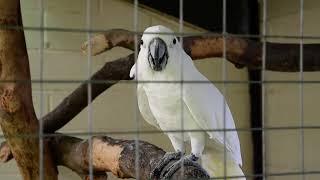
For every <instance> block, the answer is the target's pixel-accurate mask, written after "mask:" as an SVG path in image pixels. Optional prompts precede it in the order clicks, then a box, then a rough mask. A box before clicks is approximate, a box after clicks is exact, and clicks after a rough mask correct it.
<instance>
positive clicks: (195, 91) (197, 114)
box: [183, 63, 242, 165]
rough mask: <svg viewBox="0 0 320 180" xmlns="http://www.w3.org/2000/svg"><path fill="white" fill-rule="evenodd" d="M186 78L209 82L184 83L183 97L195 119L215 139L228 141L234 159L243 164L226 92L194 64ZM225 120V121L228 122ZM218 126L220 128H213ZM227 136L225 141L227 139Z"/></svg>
mask: <svg viewBox="0 0 320 180" xmlns="http://www.w3.org/2000/svg"><path fill="white" fill-rule="evenodd" d="M185 67H186V69H185V70H184V73H183V76H184V77H185V78H184V79H187V80H192V81H195V80H197V81H206V82H204V83H185V84H184V85H183V86H184V87H183V90H184V91H183V100H184V103H185V105H186V106H187V107H188V109H189V111H190V112H191V114H192V116H193V118H194V120H195V121H196V122H197V124H198V125H199V126H200V127H201V128H202V129H206V130H207V133H208V134H209V136H210V138H211V139H214V140H215V141H217V142H219V143H221V144H222V145H223V144H225V146H226V148H227V149H228V150H229V151H230V152H231V155H232V157H233V159H234V160H235V161H236V162H237V163H238V164H239V165H241V164H242V158H241V151H240V142H239V137H238V134H237V131H236V130H233V131H226V133H225V134H224V131H222V130H223V129H224V128H226V129H235V124H234V121H233V118H232V114H231V112H230V110H229V107H228V105H227V104H226V102H225V100H224V97H223V95H222V94H221V93H220V91H219V90H218V89H217V88H216V87H215V86H214V85H213V84H211V82H210V81H209V80H208V79H207V78H206V77H204V76H203V75H202V74H201V73H200V72H199V71H198V70H197V69H196V67H195V66H194V65H193V64H190V63H189V64H188V63H187V64H186V66H185ZM224 120H225V122H224ZM214 129H216V130H217V129H218V131H212V130H214ZM224 137H226V138H225V140H224Z"/></svg>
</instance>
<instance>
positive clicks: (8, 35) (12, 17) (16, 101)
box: [0, 0, 57, 180]
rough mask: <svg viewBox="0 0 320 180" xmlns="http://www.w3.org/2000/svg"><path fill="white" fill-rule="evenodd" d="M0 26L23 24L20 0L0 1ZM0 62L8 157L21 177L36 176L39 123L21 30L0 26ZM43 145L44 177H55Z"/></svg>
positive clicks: (0, 114) (0, 116)
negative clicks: (13, 161) (13, 159)
mask: <svg viewBox="0 0 320 180" xmlns="http://www.w3.org/2000/svg"><path fill="white" fill-rule="evenodd" d="M0 26H1V27H5V26H19V27H21V26H22V18H21V10H20V1H19V0H11V1H6V0H0ZM0 63H1V68H0V69H1V74H0V80H1V81H2V82H3V83H1V85H0V125H1V129H2V132H3V134H4V136H5V138H6V140H7V143H8V147H10V150H11V151H12V155H9V156H8V157H7V158H10V157H12V156H13V157H14V158H15V160H16V162H17V165H18V167H19V170H20V172H21V176H22V177H23V179H26V180H28V179H30V180H31V179H32V180H33V179H39V175H40V173H39V169H40V163H39V162H40V161H39V160H40V159H39V153H40V151H39V139H38V133H39V124H38V120H37V118H36V115H35V112H34V108H33V104H32V96H31V83H30V71H29V60H28V54H27V49H26V44H25V38H24V33H23V31H22V30H21V29H6V28H1V29H0ZM23 135H25V136H23ZM2 147H5V146H2ZM26 147H28V148H26ZM43 147H44V152H45V153H44V155H43V159H42V161H43V169H42V170H43V171H42V172H43V178H44V179H57V171H56V166H55V165H54V163H53V161H52V159H51V153H50V149H48V148H47V144H46V143H44V144H43ZM7 150H8V148H7Z"/></svg>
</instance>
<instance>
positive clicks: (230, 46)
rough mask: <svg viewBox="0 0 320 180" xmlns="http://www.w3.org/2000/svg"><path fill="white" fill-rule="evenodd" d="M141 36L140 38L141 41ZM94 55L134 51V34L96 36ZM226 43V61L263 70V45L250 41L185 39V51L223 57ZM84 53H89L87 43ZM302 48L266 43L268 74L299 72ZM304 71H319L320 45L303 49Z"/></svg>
mask: <svg viewBox="0 0 320 180" xmlns="http://www.w3.org/2000/svg"><path fill="white" fill-rule="evenodd" d="M139 37H140V36H138V38H139ZM90 42H91V43H92V46H91V47H92V48H91V50H92V51H91V52H92V55H98V54H101V53H103V52H105V51H107V50H109V49H112V48H113V47H117V46H119V47H124V48H127V49H131V50H134V33H132V32H130V31H127V30H119V29H113V30H110V31H108V32H106V33H104V34H99V35H97V36H94V37H93V38H92V39H91V40H90ZM224 43H226V59H227V60H228V61H230V62H231V63H233V64H234V65H235V66H236V67H238V68H240V67H248V68H249V69H261V66H262V48H263V45H262V43H261V42H258V41H253V40H250V39H245V38H239V37H235V36H232V35H230V36H228V37H227V38H225V41H224V39H223V37H222V36H221V35H218V34H217V35H213V36H200V35H199V36H189V37H183V47H184V49H185V51H186V52H187V53H188V54H189V55H190V56H191V58H192V59H193V60H198V59H203V58H210V57H222V56H223V51H224V49H223V47H224ZM81 49H82V51H83V52H84V53H87V51H88V42H85V43H84V44H83V45H82V46H81ZM299 49H300V44H286V43H270V42H267V43H266V70H271V71H282V72H297V71H299V70H300V69H299V67H300V65H299V64H300V54H299V53H300V50H299ZM303 53H304V54H303V71H319V70H320V60H319V59H320V44H304V45H303Z"/></svg>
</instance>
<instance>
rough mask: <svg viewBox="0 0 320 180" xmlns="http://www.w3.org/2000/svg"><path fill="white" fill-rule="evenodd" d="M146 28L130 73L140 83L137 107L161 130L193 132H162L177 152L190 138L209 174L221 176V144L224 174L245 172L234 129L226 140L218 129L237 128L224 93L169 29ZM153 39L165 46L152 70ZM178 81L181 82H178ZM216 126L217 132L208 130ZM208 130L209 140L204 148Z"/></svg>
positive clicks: (192, 147)
mask: <svg viewBox="0 0 320 180" xmlns="http://www.w3.org/2000/svg"><path fill="white" fill-rule="evenodd" d="M145 32H146V33H145V34H144V35H143V36H142V41H143V44H141V47H140V52H139V55H138V59H137V62H136V64H135V65H134V66H133V67H132V69H131V72H130V76H131V77H135V78H136V79H137V80H138V81H143V82H142V83H138V87H137V98H138V106H139V110H140V112H141V114H142V116H143V118H144V119H145V120H146V121H147V122H148V123H150V124H151V125H153V126H155V127H157V128H159V129H161V130H163V131H171V130H181V129H184V130H192V131H190V132H185V133H179V132H168V133H166V134H167V135H168V137H169V138H170V140H171V142H172V145H173V147H174V149H175V150H176V151H184V149H183V147H184V141H191V152H192V153H193V154H194V155H196V156H198V157H202V158H201V162H202V165H203V166H204V168H205V169H206V170H207V171H208V173H209V174H210V176H215V177H216V176H224V175H225V171H224V168H223V167H224V144H225V147H226V152H227V157H226V160H227V161H226V163H227V164H226V167H227V170H226V174H227V175H228V176H243V173H242V170H241V168H240V166H242V158H241V151H240V143H239V138H238V134H237V131H227V132H226V133H225V135H226V137H225V139H224V132H223V131H221V130H222V129H224V128H226V129H235V124H234V120H233V118H232V114H231V112H230V109H229V107H228V105H227V104H226V102H225V100H224V97H223V95H222V94H221V93H220V92H219V90H218V89H217V88H216V87H215V86H214V85H213V84H212V83H210V81H208V79H207V78H206V77H205V76H203V75H202V74H201V73H200V72H199V71H198V70H197V68H196V67H195V66H194V64H193V61H192V59H191V58H190V57H189V56H188V55H187V54H186V53H185V52H184V50H183V49H182V47H181V45H180V44H179V42H178V41H177V39H176V37H175V36H173V35H171V34H169V33H173V32H172V31H171V30H170V29H168V28H166V27H164V26H153V27H149V28H147V29H146V30H145ZM152 33H155V34H152ZM157 33H167V34H157ZM154 38H160V39H161V40H163V41H164V42H165V44H166V47H167V48H166V51H167V53H168V60H167V62H166V64H165V65H164V68H163V69H162V70H160V71H155V70H153V69H152V68H151V65H150V62H149V61H148V57H149V56H150V50H149V45H150V42H151V41H152V40H153V39H154ZM174 39H176V40H174ZM164 63H165V62H162V64H164ZM180 81H184V83H183V84H181V83H180ZM181 120H183V122H181ZM224 120H225V122H224ZM182 126H183V127H182ZM214 129H218V130H220V131H212V130H214ZM199 130H200V131H199ZM204 132H206V133H204ZM182 134H183V136H182ZM206 134H207V135H209V137H210V139H211V141H210V142H209V143H207V144H208V145H206V148H204V147H205V144H206V136H207V135H206ZM203 152H204V154H203Z"/></svg>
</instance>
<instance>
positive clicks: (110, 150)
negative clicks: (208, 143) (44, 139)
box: [50, 136, 206, 179]
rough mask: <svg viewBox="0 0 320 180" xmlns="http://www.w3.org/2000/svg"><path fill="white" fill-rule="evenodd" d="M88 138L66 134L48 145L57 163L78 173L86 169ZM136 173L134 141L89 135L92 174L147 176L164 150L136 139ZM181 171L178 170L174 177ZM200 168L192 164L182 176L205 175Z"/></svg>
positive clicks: (126, 176) (87, 165) (199, 176)
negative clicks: (137, 141)
mask: <svg viewBox="0 0 320 180" xmlns="http://www.w3.org/2000/svg"><path fill="white" fill-rule="evenodd" d="M88 145H89V142H88V140H82V139H79V138H75V137H69V136H57V137H53V138H50V147H51V148H52V150H54V151H53V152H55V157H56V159H57V164H58V165H63V166H67V167H69V168H70V169H72V170H74V171H76V172H77V173H78V174H81V173H83V174H86V173H88V169H89V158H88V153H89V149H88V147H89V146H88ZM138 153H139V167H137V168H139V176H137V175H136V166H135V159H136V144H135V141H134V140H120V139H113V138H110V137H106V136H99V137H93V138H92V158H93V159H92V164H93V169H94V171H95V174H99V173H100V174H101V175H103V174H105V172H112V173H113V174H114V175H116V176H117V177H119V178H130V177H133V178H138V179H148V178H149V177H150V176H149V175H150V173H151V171H152V169H154V167H155V166H156V164H157V162H158V161H159V160H160V159H161V158H162V157H163V155H164V154H165V151H163V150H162V149H160V148H158V147H156V146H154V145H152V144H149V143H147V142H144V141H139V152H138ZM180 175H181V170H178V171H177V172H176V173H175V174H174V176H173V178H177V177H179V176H180ZM205 177H206V176H205V174H204V172H203V171H201V170H199V169H197V168H195V167H193V166H186V167H185V168H184V177H180V178H188V179H190V178H205Z"/></svg>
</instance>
